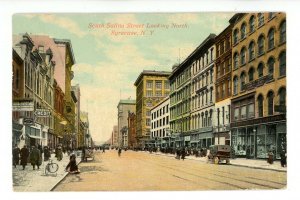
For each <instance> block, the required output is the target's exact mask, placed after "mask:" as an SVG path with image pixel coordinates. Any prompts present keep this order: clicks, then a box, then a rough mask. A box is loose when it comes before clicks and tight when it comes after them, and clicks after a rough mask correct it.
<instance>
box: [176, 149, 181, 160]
mask: <svg viewBox="0 0 300 200" xmlns="http://www.w3.org/2000/svg"><path fill="white" fill-rule="evenodd" d="M180 154H181V152H180V149H179V148H177V149H176V159H178V160H180Z"/></svg>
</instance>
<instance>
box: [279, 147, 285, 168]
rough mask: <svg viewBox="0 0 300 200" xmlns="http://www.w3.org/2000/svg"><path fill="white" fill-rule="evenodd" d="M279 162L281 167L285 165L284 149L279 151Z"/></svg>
mask: <svg viewBox="0 0 300 200" xmlns="http://www.w3.org/2000/svg"><path fill="white" fill-rule="evenodd" d="M280 163H281V167H286V152H285V150H282V151H281V153H280Z"/></svg>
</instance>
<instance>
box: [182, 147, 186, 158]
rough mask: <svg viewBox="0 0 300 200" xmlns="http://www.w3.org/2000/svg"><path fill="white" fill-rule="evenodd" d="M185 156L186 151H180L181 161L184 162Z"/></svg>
mask: <svg viewBox="0 0 300 200" xmlns="http://www.w3.org/2000/svg"><path fill="white" fill-rule="evenodd" d="M185 154H186V151H185V149H184V148H182V149H181V159H182V160H184V159H185Z"/></svg>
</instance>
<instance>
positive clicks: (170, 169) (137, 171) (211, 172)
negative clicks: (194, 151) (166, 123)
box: [54, 150, 287, 191]
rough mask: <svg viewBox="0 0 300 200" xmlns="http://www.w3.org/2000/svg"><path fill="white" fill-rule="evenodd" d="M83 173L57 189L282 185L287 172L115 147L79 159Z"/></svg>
mask: <svg viewBox="0 0 300 200" xmlns="http://www.w3.org/2000/svg"><path fill="white" fill-rule="evenodd" d="M79 169H80V170H81V173H80V174H76V175H68V176H66V178H65V179H64V180H63V181H62V182H61V183H59V184H58V185H57V187H56V188H55V189H54V191H175V190H176V191H191V190H243V189H281V188H285V187H286V181H287V179H286V172H278V171H273V170H262V169H252V168H246V167H239V166H233V165H225V164H221V165H215V164H209V163H206V162H200V161H198V160H191V159H186V160H184V161H183V160H177V159H175V158H174V157H170V156H165V155H160V154H155V153H152V154H150V153H148V152H134V151H122V155H121V157H118V153H117V151H116V150H110V151H106V153H100V152H96V153H95V160H94V161H89V162H84V163H80V165H79Z"/></svg>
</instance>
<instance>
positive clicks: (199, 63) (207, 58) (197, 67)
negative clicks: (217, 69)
mask: <svg viewBox="0 0 300 200" xmlns="http://www.w3.org/2000/svg"><path fill="white" fill-rule="evenodd" d="M213 60H214V48H211V49H209V50H208V51H207V52H206V53H205V54H204V55H203V56H201V57H200V58H199V59H197V60H195V61H194V62H193V64H192V72H193V75H195V74H197V73H198V72H200V71H201V70H203V69H205V67H206V66H207V65H208V64H209V63H211V62H212V61H213Z"/></svg>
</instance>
